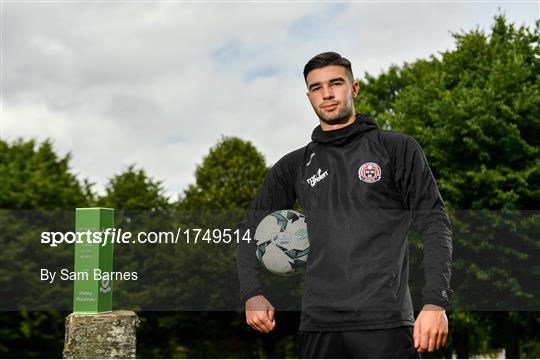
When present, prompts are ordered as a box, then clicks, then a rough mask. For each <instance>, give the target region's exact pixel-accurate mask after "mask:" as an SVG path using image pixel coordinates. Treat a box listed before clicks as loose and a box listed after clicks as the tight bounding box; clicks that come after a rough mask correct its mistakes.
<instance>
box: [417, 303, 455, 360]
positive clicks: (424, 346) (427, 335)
mask: <svg viewBox="0 0 540 360" xmlns="http://www.w3.org/2000/svg"><path fill="white" fill-rule="evenodd" d="M447 338H448V318H447V317H446V312H445V310H444V308H442V307H440V306H437V305H431V304H426V305H424V307H423V308H422V311H420V314H418V317H417V318H416V321H415V322H414V347H415V348H416V349H417V350H418V352H424V351H426V350H427V351H429V352H432V351H434V350H438V349H439V348H440V347H442V346H444V344H446V339H447Z"/></svg>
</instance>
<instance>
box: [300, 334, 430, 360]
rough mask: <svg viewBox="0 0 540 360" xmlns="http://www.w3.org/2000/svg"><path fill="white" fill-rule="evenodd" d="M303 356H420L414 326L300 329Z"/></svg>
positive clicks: (404, 357) (405, 357)
mask: <svg viewBox="0 0 540 360" xmlns="http://www.w3.org/2000/svg"><path fill="white" fill-rule="evenodd" d="M298 340H299V341H298V345H299V350H300V352H299V353H300V358H301V359H321V358H401V359H407V358H412V359H415V358H416V359H418V358H421V355H420V353H419V352H418V351H416V348H415V347H414V340H413V327H412V326H402V327H397V328H391V329H377V330H355V331H336V332H310V331H309V332H308V331H299V332H298Z"/></svg>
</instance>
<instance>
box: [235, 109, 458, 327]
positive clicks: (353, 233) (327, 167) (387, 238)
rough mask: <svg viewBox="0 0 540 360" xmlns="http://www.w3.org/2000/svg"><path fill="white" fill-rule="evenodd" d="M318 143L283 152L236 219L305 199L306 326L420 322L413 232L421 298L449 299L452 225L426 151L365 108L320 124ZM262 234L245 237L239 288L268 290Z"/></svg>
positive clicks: (250, 224)
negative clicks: (420, 264) (418, 241)
mask: <svg viewBox="0 0 540 360" xmlns="http://www.w3.org/2000/svg"><path fill="white" fill-rule="evenodd" d="M312 140H313V141H312V142H310V143H309V144H308V145H306V146H304V147H302V148H301V149H298V150H295V151H293V152H291V153H289V154H287V155H285V156H284V157H283V158H281V159H280V160H279V161H278V162H277V163H276V164H275V165H274V166H273V167H272V169H271V170H270V172H269V173H268V174H267V176H266V178H265V180H264V182H263V184H262V186H261V188H260V189H259V191H258V193H257V195H256V197H255V199H254V200H253V202H252V203H251V205H250V207H249V209H248V210H247V213H246V217H245V219H244V220H243V221H242V222H241V223H240V224H239V226H238V228H239V229H240V230H241V232H245V231H247V230H248V229H249V230H250V231H251V234H254V233H255V229H256V227H257V225H258V224H259V222H260V221H261V220H262V218H264V217H265V216H266V215H268V214H269V213H271V212H272V211H275V210H280V209H290V208H291V207H292V206H293V205H294V203H295V200H296V199H298V200H299V201H300V204H301V205H302V207H303V208H304V211H305V215H306V219H307V226H308V237H309V241H310V250H309V255H308V261H307V266H306V272H305V290H304V294H303V297H302V316H301V322H300V331H347V330H362V329H384V328H391V327H397V326H403V325H414V314H413V305H412V301H411V296H410V290H409V286H408V277H409V262H408V242H407V233H408V231H409V228H410V227H411V225H412V226H414V227H415V228H416V229H417V230H418V231H419V232H420V235H421V236H422V240H423V245H424V246H423V252H424V266H425V286H424V288H423V292H422V294H423V302H424V304H435V305H439V306H442V307H444V308H446V307H447V306H448V305H449V303H450V300H451V296H452V290H450V284H449V283H450V272H451V258H452V232H451V225H450V221H449V218H448V214H447V212H446V209H445V207H444V202H443V200H442V198H441V195H440V193H439V190H438V188H437V184H436V182H435V179H434V177H433V174H432V173H431V170H430V168H429V166H428V163H427V160H426V157H425V155H424V153H423V151H422V149H421V147H420V145H419V144H418V142H416V141H415V140H414V139H413V138H412V137H410V136H408V135H405V134H402V133H399V132H395V131H386V130H381V129H379V127H378V126H377V124H376V123H375V122H374V121H373V120H372V119H370V118H369V117H368V116H365V115H357V116H356V121H355V122H354V123H352V124H350V125H348V126H346V127H344V128H341V129H338V130H333V131H322V130H321V127H320V126H318V127H316V128H315V130H314V131H313V134H312ZM255 249H256V241H251V242H247V241H240V243H239V244H238V246H237V254H236V256H237V266H238V276H239V281H240V297H241V299H242V300H243V301H246V300H247V299H249V298H250V297H252V296H255V295H260V294H264V289H263V288H262V286H261V285H260V283H259V281H258V279H257V277H258V274H259V270H260V265H259V262H258V260H257V258H256V255H255Z"/></svg>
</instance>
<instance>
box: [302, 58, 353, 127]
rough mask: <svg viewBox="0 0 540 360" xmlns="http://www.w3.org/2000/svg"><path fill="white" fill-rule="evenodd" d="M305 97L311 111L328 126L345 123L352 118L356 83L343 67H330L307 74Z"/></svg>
mask: <svg viewBox="0 0 540 360" xmlns="http://www.w3.org/2000/svg"><path fill="white" fill-rule="evenodd" d="M306 83H307V87H308V92H307V96H308V98H309V101H310V102H311V106H313V110H315V113H316V114H317V116H318V117H319V119H321V121H324V122H325V123H327V124H328V125H336V124H341V123H346V122H347V121H348V120H349V119H350V118H351V117H352V116H354V98H355V97H356V95H357V94H358V81H354V82H352V81H351V79H350V77H349V75H348V74H347V70H346V69H345V68H344V67H343V66H339V65H330V66H325V67H323V68H320V69H315V70H312V71H310V72H309V74H308V76H307V78H306Z"/></svg>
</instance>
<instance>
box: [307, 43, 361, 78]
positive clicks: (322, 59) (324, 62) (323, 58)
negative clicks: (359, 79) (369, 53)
mask: <svg viewBox="0 0 540 360" xmlns="http://www.w3.org/2000/svg"><path fill="white" fill-rule="evenodd" d="M330 65H338V66H343V67H344V68H345V69H346V70H347V74H348V75H349V76H350V77H351V80H353V72H352V66H351V62H350V61H349V60H347V59H345V58H344V57H342V56H341V55H339V54H338V53H336V52H333V51H328V52H324V53H320V54H319V55H315V56H314V57H312V58H311V60H309V61H308V62H307V64H306V66H304V81H306V83H307V76H308V74H309V73H310V72H311V71H312V70H315V69H320V68H323V67H326V66H330Z"/></svg>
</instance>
